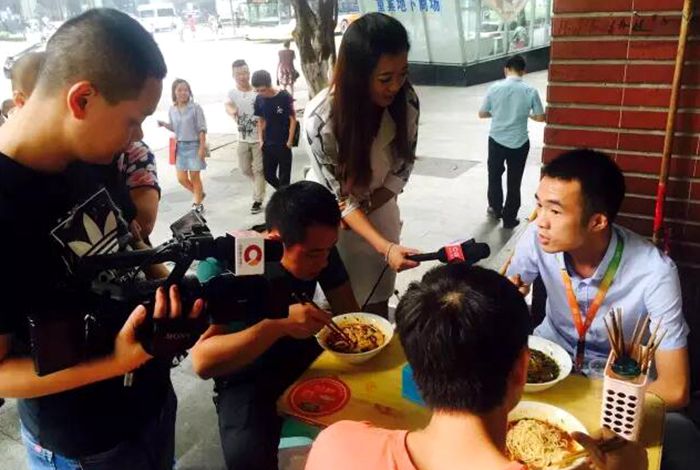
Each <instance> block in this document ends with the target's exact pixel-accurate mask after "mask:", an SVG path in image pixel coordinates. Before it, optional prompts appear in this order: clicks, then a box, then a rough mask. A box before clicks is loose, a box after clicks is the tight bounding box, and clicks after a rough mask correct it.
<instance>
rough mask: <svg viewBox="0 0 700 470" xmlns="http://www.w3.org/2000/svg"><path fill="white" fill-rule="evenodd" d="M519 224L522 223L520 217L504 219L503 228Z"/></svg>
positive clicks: (511, 227) (510, 227)
mask: <svg viewBox="0 0 700 470" xmlns="http://www.w3.org/2000/svg"><path fill="white" fill-rule="evenodd" d="M518 225H520V221H519V220H518V219H512V220H503V228H505V229H513V228H515V227H517V226H518Z"/></svg>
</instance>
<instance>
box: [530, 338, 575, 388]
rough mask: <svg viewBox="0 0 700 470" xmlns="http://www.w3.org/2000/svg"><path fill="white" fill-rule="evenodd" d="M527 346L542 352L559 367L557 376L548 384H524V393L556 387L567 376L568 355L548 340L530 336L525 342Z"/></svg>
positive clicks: (569, 367) (569, 360) (569, 365)
mask: <svg viewBox="0 0 700 470" xmlns="http://www.w3.org/2000/svg"><path fill="white" fill-rule="evenodd" d="M527 345H528V347H529V348H530V349H537V350H538V351H542V352H543V353H545V354H546V355H547V356H549V357H551V358H552V359H554V362H556V363H557V365H558V366H559V376H558V377H557V378H556V379H554V380H550V381H549V382H542V383H539V384H531V383H528V384H525V393H534V392H541V391H542V390H547V389H548V388H551V387H553V386H554V385H556V383H557V382H561V381H562V380H564V379H565V378H567V377H568V376H569V374H570V373H571V366H572V362H571V356H569V353H567V352H566V351H565V350H564V348H562V347H561V346H559V345H558V344H557V343H554V342H552V341H549V340H548V339H544V338H540V337H539V336H530V337H529V338H528V340H527Z"/></svg>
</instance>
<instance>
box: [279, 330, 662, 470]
mask: <svg viewBox="0 0 700 470" xmlns="http://www.w3.org/2000/svg"><path fill="white" fill-rule="evenodd" d="M405 364H406V358H405V356H404V353H403V350H402V348H401V344H400V342H399V341H398V338H397V337H394V338H393V339H392V341H391V343H390V344H389V345H388V346H387V347H386V348H385V349H384V350H383V351H382V352H381V353H380V354H379V355H377V356H376V357H374V358H373V359H371V360H370V361H368V362H366V363H364V364H359V365H351V364H346V363H343V362H341V361H339V360H338V359H336V358H335V357H334V356H333V355H332V354H329V353H327V352H324V353H323V354H322V355H321V356H319V358H318V359H317V360H316V361H315V362H314V363H313V364H312V365H311V367H309V369H308V370H307V371H306V372H305V373H304V375H303V376H302V377H301V378H300V379H299V381H298V382H302V381H305V380H307V379H311V378H319V377H333V378H336V379H339V380H340V381H342V382H344V383H345V384H346V385H347V386H348V388H349V390H350V398H349V400H348V401H347V403H346V404H345V405H344V406H343V408H342V409H340V410H339V411H337V412H335V413H332V414H329V415H325V416H313V415H310V414H308V413H305V412H303V411H302V410H299V409H293V408H292V407H291V406H290V404H289V393H290V391H291V390H292V389H294V386H295V385H292V386H291V387H290V388H289V389H288V390H287V391H286V392H285V394H284V395H283V396H282V398H280V400H279V403H278V408H279V410H280V411H281V412H282V413H283V414H286V415H288V416H292V417H294V418H296V419H299V420H302V421H305V422H307V423H311V424H314V425H317V426H322V427H325V426H328V425H330V424H332V423H335V422H336V421H340V420H344V419H349V420H355V421H370V422H372V423H373V424H375V425H377V426H381V427H384V428H390V429H415V428H420V427H423V426H425V425H426V424H427V423H428V420H429V419H430V413H429V411H428V409H427V408H425V407H423V406H420V405H418V404H416V403H413V402H412V401H409V400H406V399H405V398H403V397H402V396H401V371H402V368H403V366H404V365H405ZM602 387H603V382H602V380H590V379H587V378H585V377H582V376H575V375H571V376H569V377H567V378H566V380H564V381H562V382H560V383H559V384H557V385H555V386H554V387H552V388H550V389H549V390H545V391H543V392H539V393H532V394H525V395H524V396H523V400H529V401H539V402H544V403H549V404H551V405H554V406H557V407H559V408H562V409H564V410H566V411H568V412H569V413H571V414H572V415H574V416H575V417H576V418H578V419H579V420H580V421H581V422H582V423H583V424H584V426H586V428H587V429H588V430H589V431H594V430H596V429H598V428H600V407H601V397H602ZM664 412H665V410H664V405H663V402H662V401H661V400H660V399H659V398H657V397H656V396H655V395H652V394H647V396H646V399H645V405H644V421H643V426H642V435H641V438H640V442H642V443H643V444H644V446H645V447H646V449H647V454H648V457H649V469H650V470H658V469H659V467H660V463H661V450H662V448H661V443H662V437H663V426H664Z"/></svg>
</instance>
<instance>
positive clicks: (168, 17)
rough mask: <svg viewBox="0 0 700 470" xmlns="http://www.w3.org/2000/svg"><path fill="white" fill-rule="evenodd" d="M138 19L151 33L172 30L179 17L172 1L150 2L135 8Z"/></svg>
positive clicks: (175, 26)
mask: <svg viewBox="0 0 700 470" xmlns="http://www.w3.org/2000/svg"><path fill="white" fill-rule="evenodd" d="M136 11H137V13H138V17H139V20H140V21H141V24H142V25H143V27H144V28H146V29H147V30H148V31H150V32H151V33H155V32H157V31H172V30H174V29H176V28H177V25H178V22H179V19H178V17H177V15H176V14H175V6H174V5H173V4H172V3H150V4H148V5H139V6H138V7H137V8H136Z"/></svg>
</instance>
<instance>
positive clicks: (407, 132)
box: [304, 13, 419, 316]
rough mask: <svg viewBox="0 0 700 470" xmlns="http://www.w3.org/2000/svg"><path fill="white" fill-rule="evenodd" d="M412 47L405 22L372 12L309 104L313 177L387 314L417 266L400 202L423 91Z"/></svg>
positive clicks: (373, 302) (362, 292)
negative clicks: (404, 240) (334, 207)
mask: <svg viewBox="0 0 700 470" xmlns="http://www.w3.org/2000/svg"><path fill="white" fill-rule="evenodd" d="M409 47H410V45H409V42H408V34H407V33H406V29H405V28H404V27H403V26H402V25H401V23H399V22H398V21H397V20H395V19H394V18H391V17H390V16H387V15H384V14H381V13H370V14H367V15H364V16H363V17H361V18H360V19H358V20H357V21H355V22H353V23H352V24H351V25H350V27H349V28H348V30H347V31H346V32H345V35H344V36H343V41H342V43H341V44H340V51H339V53H338V61H337V64H336V68H335V74H334V78H333V82H332V84H331V86H330V88H329V89H326V90H323V91H322V92H320V93H319V94H318V95H317V96H316V97H314V99H313V100H312V101H311V102H310V103H309V104H308V105H307V107H306V112H305V120H304V132H305V135H306V139H304V140H305V144H306V145H307V151H308V153H309V156H310V159H311V166H312V169H313V171H312V172H311V174H310V176H309V177H310V178H312V179H314V180H316V181H318V182H320V183H321V184H324V185H325V186H326V187H327V188H328V189H330V190H331V191H332V192H333V193H335V195H336V196H337V198H338V201H339V202H340V204H341V209H342V213H343V222H344V226H345V227H346V228H347V229H348V230H341V234H340V239H339V241H338V249H339V251H340V255H341V257H342V258H343V262H344V263H345V266H346V268H347V270H348V273H349V275H350V282H351V284H352V287H353V291H354V293H355V297H356V298H357V301H358V302H360V303H361V304H362V303H364V302H366V301H367V302H368V306H367V308H366V310H369V311H372V312H375V313H379V314H382V315H385V316H386V314H387V308H388V300H389V297H391V295H392V293H393V291H394V284H395V280H396V272H398V271H401V270H404V269H409V268H413V267H415V266H417V265H418V263H416V262H414V261H410V260H408V259H407V258H406V256H407V255H409V254H411V253H415V252H416V250H413V249H411V248H407V247H404V246H401V245H400V244H399V236H400V233H401V219H400V215H399V206H398V204H397V197H398V195H399V194H400V193H401V192H402V190H403V188H404V186H405V185H406V183H407V182H408V178H409V176H410V174H411V170H412V169H413V162H414V160H415V158H416V157H415V149H416V141H417V137H418V117H419V103H418V97H417V96H416V93H415V91H414V90H413V87H412V86H411V84H410V83H409V82H408V81H407V75H408V50H409ZM387 265H388V267H389V268H390V269H386V272H384V271H385V268H386V267H387ZM382 273H383V275H382ZM380 276H381V280H379V278H380ZM378 280H379V281H378ZM377 281H378V284H377V285H376V289H375V290H374V292H372V289H373V287H375V283H377ZM370 294H371V298H370V297H369V296H370Z"/></svg>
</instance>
